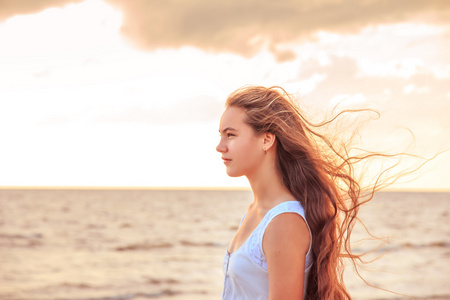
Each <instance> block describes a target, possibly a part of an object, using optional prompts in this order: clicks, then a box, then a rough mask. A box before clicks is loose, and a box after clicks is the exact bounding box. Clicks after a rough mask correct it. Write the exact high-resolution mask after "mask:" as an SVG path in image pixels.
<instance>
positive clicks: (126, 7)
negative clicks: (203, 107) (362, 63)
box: [0, 0, 450, 61]
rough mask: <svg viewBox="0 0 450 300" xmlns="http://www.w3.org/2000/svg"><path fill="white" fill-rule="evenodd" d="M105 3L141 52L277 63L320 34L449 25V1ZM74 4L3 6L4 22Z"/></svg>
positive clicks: (0, 0)
mask: <svg viewBox="0 0 450 300" xmlns="http://www.w3.org/2000/svg"><path fill="white" fill-rule="evenodd" d="M105 1H106V2H107V3H109V4H111V5H113V6H116V7H118V8H120V9H121V11H122V12H123V14H124V21H123V24H122V28H121V30H122V33H123V34H124V35H125V36H127V37H128V38H129V39H130V40H131V41H132V42H133V43H134V44H135V45H137V46H139V47H140V48H142V49H146V50H155V49H158V48H179V47H183V46H193V47H197V48H200V49H203V50H206V51H210V52H232V53H237V54H240V55H242V56H245V57H250V56H253V55H254V54H255V53H257V52H258V51H260V50H261V49H262V48H267V49H268V50H269V51H271V52H272V53H273V54H274V56H275V57H276V58H277V60H278V61H286V60H292V59H293V58H295V56H294V54H293V52H290V51H289V50H286V49H284V50H280V49H279V48H278V47H277V46H278V45H280V44H283V43H290V42H295V41H298V40H300V39H308V38H311V37H312V36H313V34H314V33H316V32H318V31H331V32H339V33H343V32H355V31H358V30H359V29H361V28H363V27H365V26H368V25H378V24H390V23H397V22H404V21H411V20H413V21H422V22H428V23H442V22H447V23H448V20H449V19H450V18H449V16H450V2H448V1H447V0H430V1H423V0H399V1H391V0H367V1H356V0H355V1H342V0H341V1H339V0H321V1H315V2H311V1H301V2H300V1H294V0H280V1H272V0H263V1H261V0H247V1H239V0H227V1H211V0H190V1H187V0H165V1H160V0H129V1H121V0H105ZM76 2H80V1H77V0H65V1H62V0H40V1H31V2H30V1H25V0H21V1H14V0H0V6H1V7H2V11H1V13H0V20H4V19H6V18H7V17H9V16H12V15H14V14H23V13H33V12H37V11H39V10H42V9H44V8H46V7H52V6H61V5H65V4H67V3H76Z"/></svg>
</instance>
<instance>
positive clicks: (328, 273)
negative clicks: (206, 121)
mask: <svg viewBox="0 0 450 300" xmlns="http://www.w3.org/2000/svg"><path fill="white" fill-rule="evenodd" d="M313 127H314V125H313V124H311V123H309V122H308V121H307V120H305V119H304V117H303V116H302V115H301V113H300V111H299V109H298V108H297V107H296V106H295V105H294V103H293V102H292V101H291V99H290V97H289V96H288V94H287V93H286V92H285V91H284V90H283V89H281V88H278V87H273V88H265V87H246V88H243V89H239V90H237V91H236V92H234V93H232V94H231V95H230V96H229V97H228V99H227V101H226V110H225V112H224V113H223V115H222V118H221V120H220V127H219V132H220V136H221V138H220V143H219V144H218V145H217V148H216V149H217V151H218V152H220V153H221V154H222V159H223V162H224V164H225V166H226V172H227V174H228V175H229V176H232V177H235V176H246V177H247V179H248V181H249V183H250V186H251V189H252V191H253V194H254V201H253V202H252V203H251V204H250V206H249V207H248V209H247V213H246V214H245V216H244V218H243V219H242V221H241V224H240V226H239V228H238V230H237V232H236V234H235V236H234V238H233V239H232V241H231V243H230V245H229V247H228V249H227V253H226V255H225V259H224V264H223V268H224V273H225V283H224V288H223V296H222V298H223V299H226V300H228V299H230V300H231V299H232V300H239V299H249V300H256V299H271V300H276V299H281V300H289V299H334V300H336V299H350V298H351V297H350V295H349V293H348V292H347V290H346V288H345V286H344V283H343V279H342V274H343V264H342V259H343V257H344V256H346V257H347V258H351V259H352V261H353V262H354V260H355V258H358V256H356V255H353V254H352V253H351V251H350V248H349V238H350V234H351V230H352V226H353V224H354V221H355V218H356V215H357V212H358V207H359V205H360V204H361V203H362V202H366V201H368V200H369V199H370V198H371V196H372V195H373V191H374V190H375V189H373V190H372V193H371V194H370V196H369V199H367V198H366V200H363V201H362V200H361V198H362V197H361V196H360V195H362V194H361V189H360V186H359V184H358V182H356V180H355V179H354V175H353V171H352V170H353V168H352V162H355V161H359V160H361V159H364V158H367V157H368V156H370V155H366V156H361V157H359V156H353V157H348V156H346V155H345V154H346V153H345V152H344V153H339V152H338V151H337V150H336V149H335V147H334V145H333V144H332V143H331V142H330V141H329V140H328V139H327V138H326V137H325V136H323V135H320V134H318V133H317V132H315V131H314V130H313V129H312V128H313Z"/></svg>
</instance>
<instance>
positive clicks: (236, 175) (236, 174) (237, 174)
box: [227, 170, 244, 177]
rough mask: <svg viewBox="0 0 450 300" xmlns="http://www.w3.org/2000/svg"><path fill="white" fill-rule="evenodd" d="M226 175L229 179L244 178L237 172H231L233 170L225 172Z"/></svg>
mask: <svg viewBox="0 0 450 300" xmlns="http://www.w3.org/2000/svg"><path fill="white" fill-rule="evenodd" d="M227 175H228V176H230V177H241V176H244V174H241V173H239V172H235V171H234V172H233V170H227Z"/></svg>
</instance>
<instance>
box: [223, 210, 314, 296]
mask: <svg viewBox="0 0 450 300" xmlns="http://www.w3.org/2000/svg"><path fill="white" fill-rule="evenodd" d="M282 213H297V214H299V215H300V216H302V218H303V219H304V220H305V222H306V219H305V212H304V210H303V207H302V205H301V204H300V202H298V201H287V202H283V203H281V204H279V205H277V206H275V207H273V208H272V209H270V210H269V211H268V212H267V213H266V215H265V216H264V218H263V219H262V220H261V222H260V223H259V225H258V226H257V227H256V228H255V230H254V231H253V232H252V233H251V235H250V236H249V237H248V239H247V240H246V241H245V242H244V243H243V244H242V245H241V246H240V247H239V248H238V249H237V250H236V251H234V252H233V253H231V254H229V253H228V250H227V252H226V254H225V258H224V260H223V272H224V276H225V282H224V286H223V293H222V299H223V300H244V299H245V300H267V299H269V273H268V271H267V261H266V257H265V255H264V252H263V249H262V240H263V236H264V232H265V230H266V228H267V225H268V224H269V223H270V221H272V219H273V218H274V217H276V216H278V215H279V214H282ZM244 217H245V216H244ZM306 225H307V226H308V223H306ZM308 230H309V226H308ZM310 234H311V231H310ZM311 265H312V254H311V245H310V246H309V250H308V253H307V254H306V258H305V276H304V278H305V279H304V289H303V291H304V292H303V295H304V294H305V291H306V286H307V280H308V274H309V270H310V269H311Z"/></svg>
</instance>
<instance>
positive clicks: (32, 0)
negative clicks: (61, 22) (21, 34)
mask: <svg viewBox="0 0 450 300" xmlns="http://www.w3.org/2000/svg"><path fill="white" fill-rule="evenodd" d="M79 2H83V0H0V21H4V20H6V19H7V18H9V17H12V16H14V15H23V14H33V13H37V12H39V11H41V10H43V9H46V8H49V7H63V6H65V5H67V4H69V3H79Z"/></svg>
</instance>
